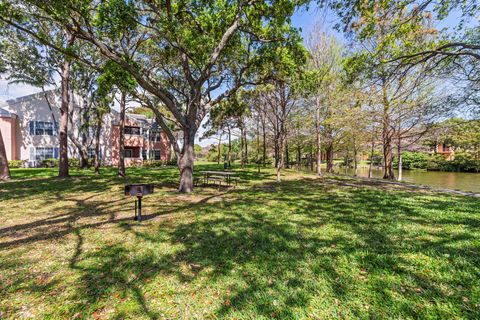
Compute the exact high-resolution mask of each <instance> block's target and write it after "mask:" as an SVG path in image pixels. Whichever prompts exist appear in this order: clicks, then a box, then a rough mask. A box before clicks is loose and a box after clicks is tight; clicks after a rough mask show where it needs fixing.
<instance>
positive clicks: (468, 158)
mask: <svg viewBox="0 0 480 320" xmlns="http://www.w3.org/2000/svg"><path fill="white" fill-rule="evenodd" d="M450 162H451V163H452V165H453V166H454V168H455V171H463V172H479V171H480V160H478V159H475V158H474V156H473V155H471V154H469V153H458V154H455V159H454V160H453V161H450Z"/></svg>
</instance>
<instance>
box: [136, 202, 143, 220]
mask: <svg viewBox="0 0 480 320" xmlns="http://www.w3.org/2000/svg"><path fill="white" fill-rule="evenodd" d="M137 199H138V222H141V221H142V196H137ZM135 202H136V201H135Z"/></svg>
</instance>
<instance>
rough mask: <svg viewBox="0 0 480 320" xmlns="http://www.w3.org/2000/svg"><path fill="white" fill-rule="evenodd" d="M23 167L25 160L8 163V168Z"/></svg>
mask: <svg viewBox="0 0 480 320" xmlns="http://www.w3.org/2000/svg"><path fill="white" fill-rule="evenodd" d="M24 165H25V160H10V161H8V167H9V168H21V167H23V166H24Z"/></svg>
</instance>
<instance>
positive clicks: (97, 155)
mask: <svg viewBox="0 0 480 320" xmlns="http://www.w3.org/2000/svg"><path fill="white" fill-rule="evenodd" d="M101 128H102V117H101V116H100V115H98V119H97V127H96V128H95V174H96V175H98V174H100V132H101Z"/></svg>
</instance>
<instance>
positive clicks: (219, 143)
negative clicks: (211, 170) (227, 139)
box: [217, 135, 222, 164]
mask: <svg viewBox="0 0 480 320" xmlns="http://www.w3.org/2000/svg"><path fill="white" fill-rule="evenodd" d="M221 146H222V135H220V136H219V137H218V146H217V164H220V156H221V154H220V151H221V150H220V149H221Z"/></svg>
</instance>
